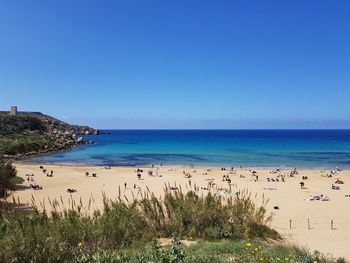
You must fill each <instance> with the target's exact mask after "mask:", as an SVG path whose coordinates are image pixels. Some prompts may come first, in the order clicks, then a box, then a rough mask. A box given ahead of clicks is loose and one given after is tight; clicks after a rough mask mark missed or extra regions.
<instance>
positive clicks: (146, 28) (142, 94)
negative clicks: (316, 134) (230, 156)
mask: <svg viewBox="0 0 350 263" xmlns="http://www.w3.org/2000/svg"><path fill="white" fill-rule="evenodd" d="M349 14H350V1H320V0H308V1H305V0H290V1H278V0H275V1H261V0H256V1H249V0H248V1H246V0H241V1H204V0H198V1H191V0H183V1H164V0H160V1H153V0H150V1H143V0H142V1H141V0H140V1H133V0H125V1H87V0H83V1H77V0H74V1H62V0H60V1H46V0H45V1H1V2H0V91H1V93H0V108H1V109H7V108H9V106H10V105H18V106H19V108H20V109H22V110H35V111H42V112H45V113H48V114H51V115H53V116H56V117H58V118H63V119H66V120H67V121H68V122H73V123H83V124H89V125H92V126H95V127H97V128H350V15H349Z"/></svg>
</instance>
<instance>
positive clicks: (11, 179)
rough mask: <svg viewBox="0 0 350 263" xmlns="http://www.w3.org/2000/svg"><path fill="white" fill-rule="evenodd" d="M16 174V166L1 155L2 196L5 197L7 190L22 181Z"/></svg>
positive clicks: (0, 188) (0, 180)
mask: <svg viewBox="0 0 350 263" xmlns="http://www.w3.org/2000/svg"><path fill="white" fill-rule="evenodd" d="M16 174H17V171H16V168H15V167H14V166H13V165H12V163H11V162H10V161H5V160H4V159H3V158H1V157H0V198H1V197H5V196H6V191H7V190H8V189H11V188H12V187H13V186H14V185H15V184H16V183H17V182H19V181H20V179H18V177H16ZM22 180H23V179H22Z"/></svg>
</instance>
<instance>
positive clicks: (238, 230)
mask: <svg viewBox="0 0 350 263" xmlns="http://www.w3.org/2000/svg"><path fill="white" fill-rule="evenodd" d="M61 202H62V203H63V201H61ZM50 204H51V206H52V207H51V208H52V210H53V212H52V213H51V214H50V215H48V214H47V213H46V212H45V211H44V212H39V211H38V210H34V212H32V213H23V212H20V211H18V210H14V209H11V208H9V209H5V210H4V211H3V212H2V213H1V215H0V262H62V261H69V260H72V258H74V257H76V256H79V255H83V254H94V253H99V252H100V251H102V250H105V251H120V250H122V249H125V248H127V247H130V246H132V245H134V244H135V243H137V242H150V241H152V240H154V239H157V238H160V237H165V238H169V237H171V236H172V235H173V234H174V233H177V235H178V236H179V237H181V238H192V239H198V238H203V239H212V240H213V239H214V240H218V239H227V240H239V239H253V238H262V239H267V238H274V239H278V237H279V236H278V234H277V233H276V232H275V231H273V230H271V229H270V228H268V227H267V226H266V223H268V222H269V220H270V219H271V218H270V217H268V216H266V211H265V208H264V207H263V206H261V207H256V206H255V205H254V203H253V201H252V200H251V198H250V195H249V194H247V193H244V192H242V193H241V194H239V195H238V194H237V195H235V196H234V197H227V198H225V199H223V198H222V197H220V196H219V195H212V194H208V195H207V196H199V195H198V194H197V193H196V192H193V191H190V192H188V193H187V194H183V193H182V192H181V190H179V191H171V190H169V189H168V188H166V189H165V193H164V197H163V199H159V198H156V197H155V196H154V195H153V194H152V193H151V192H146V193H144V194H143V198H141V199H140V200H133V201H128V200H125V201H124V199H123V198H122V196H121V195H120V196H119V197H118V198H117V200H115V201H112V200H107V199H106V198H104V209H103V211H95V212H94V213H93V215H87V214H86V213H84V212H83V207H82V205H81V204H75V203H74V202H73V200H71V202H70V208H69V209H66V210H64V211H63V212H58V211H57V210H58V209H57V208H58V206H59V201H57V200H50ZM88 209H89V208H88Z"/></svg>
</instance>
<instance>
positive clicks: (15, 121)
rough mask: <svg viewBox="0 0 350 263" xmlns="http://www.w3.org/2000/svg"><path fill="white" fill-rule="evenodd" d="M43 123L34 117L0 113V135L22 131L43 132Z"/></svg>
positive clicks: (44, 129) (44, 127) (44, 128)
mask: <svg viewBox="0 0 350 263" xmlns="http://www.w3.org/2000/svg"><path fill="white" fill-rule="evenodd" d="M46 130H47V128H46V126H45V124H44V123H43V122H42V121H41V120H40V119H39V118H36V117H31V116H10V115H4V114H1V115H0V135H10V134H18V133H23V132H30V131H32V132H34V131H35V132H41V133H43V132H45V131H46Z"/></svg>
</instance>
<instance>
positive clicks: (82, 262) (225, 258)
mask: <svg viewBox="0 0 350 263" xmlns="http://www.w3.org/2000/svg"><path fill="white" fill-rule="evenodd" d="M136 250H137V249H136ZM74 262H76V263H78V262H79V263H88V262H89V263H97V262H99V263H107V262H115V263H142V262H147V263H150V262H153V263H169V262H170V263H232V262H237V263H258V262H260V263H278V262H291V263H297V262H300V263H320V262H323V263H342V262H346V261H345V260H344V259H341V258H339V259H329V258H325V257H323V256H322V255H321V254H320V253H318V252H314V253H310V252H308V251H307V250H305V249H301V248H298V247H291V246H289V247H288V246H284V245H276V244H275V245H273V244H268V243H266V242H265V243H262V242H258V241H256V242H242V241H227V240H226V241H220V242H202V243H199V244H196V245H192V246H190V247H187V248H186V247H183V246H181V243H180V242H178V241H177V239H176V238H173V240H172V243H171V245H170V246H169V247H167V248H160V247H159V245H158V244H157V243H153V244H152V246H149V247H148V249H147V251H146V252H135V251H133V250H130V249H129V250H127V251H121V252H107V251H102V252H99V253H96V254H93V255H91V254H82V255H79V256H77V257H76V258H75V259H74Z"/></svg>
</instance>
